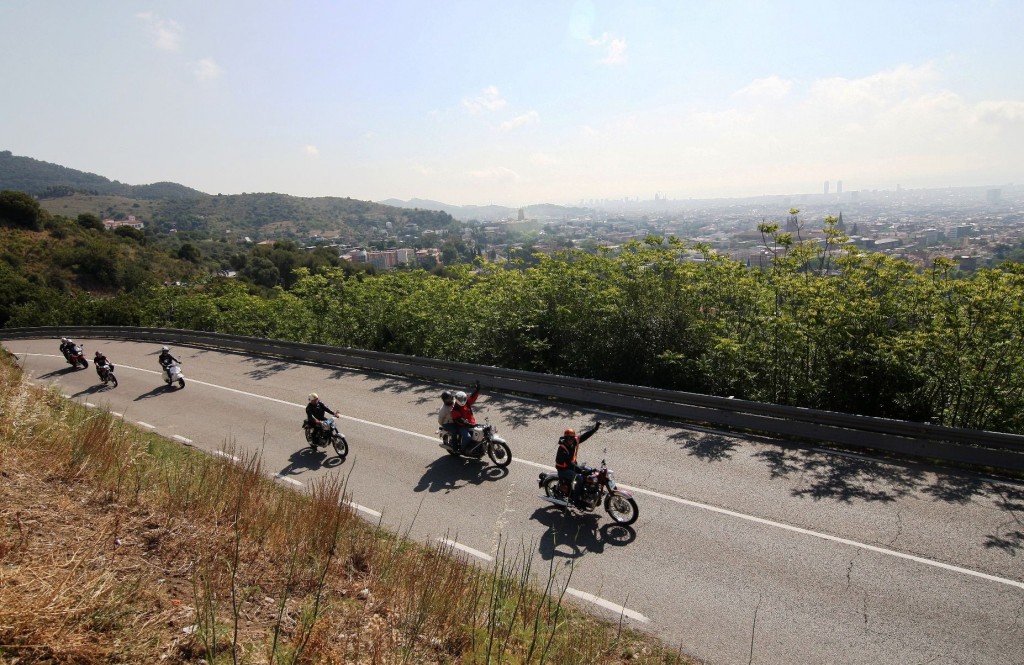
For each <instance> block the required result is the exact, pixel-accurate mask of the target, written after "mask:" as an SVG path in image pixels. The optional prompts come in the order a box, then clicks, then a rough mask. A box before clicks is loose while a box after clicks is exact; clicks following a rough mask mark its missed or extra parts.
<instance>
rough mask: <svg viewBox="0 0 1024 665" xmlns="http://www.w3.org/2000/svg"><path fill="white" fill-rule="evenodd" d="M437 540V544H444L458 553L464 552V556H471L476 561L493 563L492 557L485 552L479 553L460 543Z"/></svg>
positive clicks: (442, 539) (445, 539)
mask: <svg viewBox="0 0 1024 665" xmlns="http://www.w3.org/2000/svg"><path fill="white" fill-rule="evenodd" d="M437 540H438V542H441V543H444V544H445V545H447V546H448V547H451V548H452V549H456V550H459V551H460V552H465V553H466V554H471V555H473V556H475V557H476V558H478V559H483V560H484V561H494V557H493V556H491V555H490V554H487V553H486V552H481V551H480V550H475V549H473V548H472V547H469V546H468V545H463V544H462V543H459V542H456V541H454V540H450V539H448V538H438V539H437Z"/></svg>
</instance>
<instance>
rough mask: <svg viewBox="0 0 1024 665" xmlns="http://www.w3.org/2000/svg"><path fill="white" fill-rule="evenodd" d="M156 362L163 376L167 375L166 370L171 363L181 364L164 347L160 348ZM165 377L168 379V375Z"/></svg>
mask: <svg viewBox="0 0 1024 665" xmlns="http://www.w3.org/2000/svg"><path fill="white" fill-rule="evenodd" d="M157 360H158V361H159V362H160V366H161V367H163V368H164V373H165V374H166V373H167V368H168V367H170V366H171V365H172V364H173V363H178V364H179V365H180V364H181V361H180V360H178V359H177V358H175V357H174V356H172V355H171V350H170V349H168V348H167V347H166V346H161V347H160V357H159V358H157ZM167 376H168V377H169V376H170V374H167Z"/></svg>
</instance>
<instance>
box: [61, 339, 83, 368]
mask: <svg viewBox="0 0 1024 665" xmlns="http://www.w3.org/2000/svg"><path fill="white" fill-rule="evenodd" d="M65 358H66V359H67V361H68V364H69V365H71V366H72V367H78V366H79V365H81V366H82V369H85V368H86V367H88V366H89V361H88V360H86V359H85V353H84V352H83V351H82V345H81V344H75V345H74V346H73V347H72V348H71V350H70V351H69V352H68V353H67V355H66V356H65Z"/></svg>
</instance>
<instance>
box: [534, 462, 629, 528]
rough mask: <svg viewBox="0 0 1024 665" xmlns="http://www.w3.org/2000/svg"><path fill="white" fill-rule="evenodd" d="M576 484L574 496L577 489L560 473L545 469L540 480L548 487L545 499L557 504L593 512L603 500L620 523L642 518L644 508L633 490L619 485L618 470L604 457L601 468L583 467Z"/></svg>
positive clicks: (607, 509) (610, 513) (606, 509)
mask: <svg viewBox="0 0 1024 665" xmlns="http://www.w3.org/2000/svg"><path fill="white" fill-rule="evenodd" d="M576 483H577V487H576V492H575V496H574V492H573V488H572V487H567V486H566V485H567V483H566V484H563V483H562V482H561V481H560V480H559V478H558V473H551V472H542V473H541V474H540V477H539V478H538V480H537V486H538V487H540V488H541V489H543V490H544V495H543V496H541V498H542V499H544V500H545V501H549V502H551V503H553V504H555V505H556V506H561V507H562V508H566V509H576V510H580V511H584V512H590V511H593V510H596V509H597V507H598V506H600V505H601V503H602V500H603V502H604V509H605V511H607V513H608V516H609V517H611V518H612V519H613V520H615V522H617V523H618V524H632V523H633V522H635V521H636V520H637V518H638V517H640V508H639V507H638V506H637V505H636V500H635V499H634V498H633V494H632V492H627V491H626V490H622V489H619V488H618V485H616V484H615V473H614V472H613V471H612V470H611V469H609V468H608V467H607V465H606V464H605V461H604V460H601V466H600V467H599V468H597V469H593V468H590V467H583V472H582V473H580V474H579V476H577V478H576Z"/></svg>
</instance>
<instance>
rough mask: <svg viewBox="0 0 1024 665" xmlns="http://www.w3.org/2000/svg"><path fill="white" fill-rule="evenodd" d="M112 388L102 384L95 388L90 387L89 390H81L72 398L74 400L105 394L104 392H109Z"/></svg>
mask: <svg viewBox="0 0 1024 665" xmlns="http://www.w3.org/2000/svg"><path fill="white" fill-rule="evenodd" d="M110 388H111V386H109V385H107V384H105V383H100V384H98V385H95V386H89V387H88V388H85V389H84V390H79V391H78V392H77V393H75V394H74V395H72V396H71V397H72V399H73V398H75V397H82V396H83V395H95V394H96V393H100V392H104V391H106V390H108V389H110Z"/></svg>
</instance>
